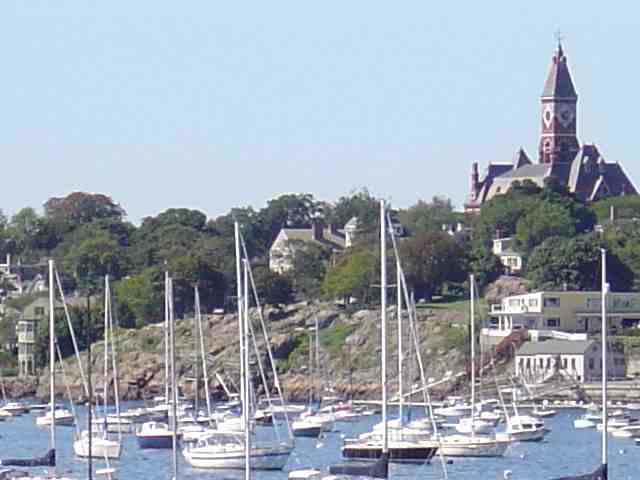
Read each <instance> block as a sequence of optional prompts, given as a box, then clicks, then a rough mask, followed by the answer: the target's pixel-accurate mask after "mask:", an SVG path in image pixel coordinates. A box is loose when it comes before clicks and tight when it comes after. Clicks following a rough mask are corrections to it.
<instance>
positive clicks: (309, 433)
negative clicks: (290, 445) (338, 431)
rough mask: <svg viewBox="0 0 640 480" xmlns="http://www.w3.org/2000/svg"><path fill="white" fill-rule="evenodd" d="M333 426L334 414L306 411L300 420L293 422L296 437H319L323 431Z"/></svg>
mask: <svg viewBox="0 0 640 480" xmlns="http://www.w3.org/2000/svg"><path fill="white" fill-rule="evenodd" d="M332 428H333V415H332V414H315V413H311V412H305V414H302V415H301V416H300V418H298V420H294V421H293V422H292V423H291V430H292V432H293V435H294V436H295V437H314V438H316V437H318V436H319V435H320V434H321V433H322V432H328V431H330V430H331V429H332Z"/></svg>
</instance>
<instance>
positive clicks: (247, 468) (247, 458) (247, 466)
mask: <svg viewBox="0 0 640 480" xmlns="http://www.w3.org/2000/svg"><path fill="white" fill-rule="evenodd" d="M243 263H244V292H245V295H244V308H243V311H244V324H243V330H244V338H243V346H244V351H243V352H242V358H241V361H240V364H242V363H244V377H243V378H242V383H243V385H244V398H243V400H242V411H243V412H244V478H245V480H249V479H250V478H251V422H250V418H251V417H250V415H249V412H250V407H249V404H250V403H251V402H250V397H251V395H250V389H249V338H248V332H249V295H248V294H247V293H246V292H248V291H249V261H248V260H247V259H246V258H245V259H244V262H243Z"/></svg>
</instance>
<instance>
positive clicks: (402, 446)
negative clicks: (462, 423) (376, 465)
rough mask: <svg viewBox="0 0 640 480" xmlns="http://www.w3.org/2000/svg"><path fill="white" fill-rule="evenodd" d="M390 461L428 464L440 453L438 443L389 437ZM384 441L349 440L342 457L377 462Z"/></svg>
mask: <svg viewBox="0 0 640 480" xmlns="http://www.w3.org/2000/svg"><path fill="white" fill-rule="evenodd" d="M388 443H389V461H390V462H394V463H428V462H429V461H430V460H431V459H432V458H433V456H434V455H435V454H436V452H437V451H438V443H437V442H434V441H432V440H427V441H403V440H394V439H393V438H391V435H390V436H389V442H388ZM382 446H383V440H382V436H381V435H377V436H375V437H370V438H364V439H360V438H359V439H356V440H348V439H346V440H345V442H344V445H343V446H342V456H343V457H344V458H346V459H351V460H377V459H378V458H380V457H381V456H382Z"/></svg>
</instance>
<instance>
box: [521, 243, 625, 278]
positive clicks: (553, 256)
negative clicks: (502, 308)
mask: <svg viewBox="0 0 640 480" xmlns="http://www.w3.org/2000/svg"><path fill="white" fill-rule="evenodd" d="M601 245H602V243H601V242H600V240H599V239H597V238H595V237H594V236H593V235H591V234H589V235H580V236H578V237H575V238H562V237H551V238H548V239H547V240H545V241H544V242H542V243H541V244H540V245H539V246H538V247H536V248H535V249H534V250H533V252H532V253H531V256H530V258H529V265H528V272H527V278H528V279H529V280H530V281H531V284H532V286H533V287H534V288H539V289H546V290H565V289H566V290H599V289H600V272H601V265H600V247H601ZM607 265H608V266H609V267H610V268H609V272H608V273H609V275H608V280H609V283H610V284H611V288H612V289H613V290H615V291H628V290H629V289H630V288H631V287H632V285H633V273H632V272H631V271H630V270H629V269H628V267H626V266H625V265H624V263H622V262H621V261H620V259H619V258H618V257H617V256H616V255H615V253H613V252H608V254H607Z"/></svg>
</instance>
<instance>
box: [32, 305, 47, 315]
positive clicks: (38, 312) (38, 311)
mask: <svg viewBox="0 0 640 480" xmlns="http://www.w3.org/2000/svg"><path fill="white" fill-rule="evenodd" d="M33 311H34V313H35V314H36V316H38V317H43V316H44V307H35V308H34V309H33Z"/></svg>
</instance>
